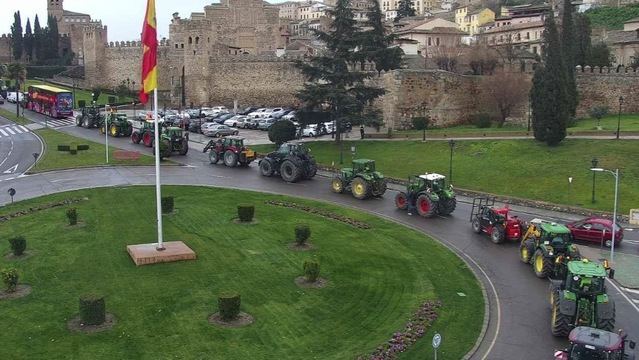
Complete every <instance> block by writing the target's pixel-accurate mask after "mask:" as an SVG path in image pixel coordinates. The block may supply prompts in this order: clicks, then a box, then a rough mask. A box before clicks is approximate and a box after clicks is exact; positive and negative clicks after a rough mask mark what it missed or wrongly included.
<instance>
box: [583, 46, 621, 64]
mask: <svg viewBox="0 0 639 360" xmlns="http://www.w3.org/2000/svg"><path fill="white" fill-rule="evenodd" d="M614 61H615V56H614V55H613V54H612V53H611V52H610V48H609V47H608V45H606V44H605V43H603V42H600V43H598V44H595V45H593V46H592V49H590V57H589V58H588V65H590V66H599V67H604V66H608V67H610V66H612V63H613V62H614Z"/></svg>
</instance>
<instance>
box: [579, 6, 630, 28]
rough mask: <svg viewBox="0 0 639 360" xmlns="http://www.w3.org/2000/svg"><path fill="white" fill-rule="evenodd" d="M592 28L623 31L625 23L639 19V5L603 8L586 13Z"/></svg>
mask: <svg viewBox="0 0 639 360" xmlns="http://www.w3.org/2000/svg"><path fill="white" fill-rule="evenodd" d="M586 15H587V16H588V18H589V19H590V22H591V23H592V27H593V28H595V27H604V28H607V29H610V30H621V29H623V23H624V22H626V21H628V20H630V19H634V18H636V17H639V4H631V5H626V6H623V7H620V8H618V7H612V6H602V7H600V8H594V9H590V10H588V11H586Z"/></svg>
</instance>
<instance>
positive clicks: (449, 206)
mask: <svg viewBox="0 0 639 360" xmlns="http://www.w3.org/2000/svg"><path fill="white" fill-rule="evenodd" d="M439 204H440V206H439V213H440V214H442V215H450V214H452V212H453V211H455V208H456V207H457V199H455V198H450V199H444V200H443V201H441V202H440V203H439Z"/></svg>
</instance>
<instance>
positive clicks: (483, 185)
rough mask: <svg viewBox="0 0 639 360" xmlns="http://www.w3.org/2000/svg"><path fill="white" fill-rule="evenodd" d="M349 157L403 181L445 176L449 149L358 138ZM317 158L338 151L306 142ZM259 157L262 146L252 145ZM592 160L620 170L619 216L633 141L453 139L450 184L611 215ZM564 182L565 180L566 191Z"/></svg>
mask: <svg viewBox="0 0 639 360" xmlns="http://www.w3.org/2000/svg"><path fill="white" fill-rule="evenodd" d="M351 145H354V146H356V149H357V157H362V158H371V159H375V160H376V161H377V169H378V170H380V171H382V172H383V173H384V174H385V175H387V176H392V177H397V178H406V177H407V176H408V175H409V174H417V173H424V172H426V171H428V172H438V173H441V174H445V175H447V174H448V168H449V159H450V149H449V146H448V143H447V142H445V141H431V142H428V141H427V142H426V143H422V142H421V141H358V142H347V143H345V144H344V159H345V163H348V162H350V160H351V155H350V147H351ZM310 146H311V149H312V151H313V154H314V155H315V157H316V158H317V160H318V161H319V162H320V163H322V164H326V165H330V164H331V163H332V162H335V164H338V160H339V149H338V147H337V146H336V145H335V144H334V143H332V142H315V143H311V145H310ZM254 148H255V149H256V150H257V151H258V152H262V153H263V152H267V151H269V150H270V149H271V147H269V146H260V147H258V146H254ZM593 157H597V158H598V159H599V166H602V167H605V168H608V169H614V168H616V167H619V168H620V169H621V171H622V172H623V177H622V179H621V182H620V192H619V199H620V202H619V206H620V209H622V210H623V212H624V213H627V212H628V210H629V209H630V208H633V207H636V204H637V203H639V188H637V186H636V185H637V183H638V181H639V146H638V145H637V141H636V140H619V141H615V140H576V139H575V140H564V141H563V142H562V143H561V145H560V146H557V147H548V146H546V145H544V144H541V143H538V142H536V141H534V140H496V141H488V140H484V141H457V145H456V148H455V154H454V158H453V184H454V185H456V186H459V187H461V188H467V189H473V190H480V191H486V192H490V193H494V194H501V195H510V196H517V197H523V198H530V199H537V200H545V201H550V202H554V203H560V204H570V205H579V206H584V207H589V208H596V209H601V210H607V211H612V204H613V198H614V180H613V177H612V176H610V175H608V174H600V175H597V200H598V201H597V202H596V203H595V204H591V202H590V199H591V191H592V173H591V172H590V171H589V170H588V169H589V167H590V166H591V165H590V162H591V159H592V158H593ZM568 177H572V178H573V183H572V188H571V187H570V186H569V185H568Z"/></svg>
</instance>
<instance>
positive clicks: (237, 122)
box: [224, 115, 247, 128]
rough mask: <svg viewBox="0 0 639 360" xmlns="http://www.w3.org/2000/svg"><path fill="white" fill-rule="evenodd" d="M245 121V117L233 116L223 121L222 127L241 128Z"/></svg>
mask: <svg viewBox="0 0 639 360" xmlns="http://www.w3.org/2000/svg"><path fill="white" fill-rule="evenodd" d="M246 119H247V117H246V116H244V115H235V116H233V117H232V118H230V119H226V120H224V125H226V126H231V127H239V128H241V127H244V122H245V121H246Z"/></svg>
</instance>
